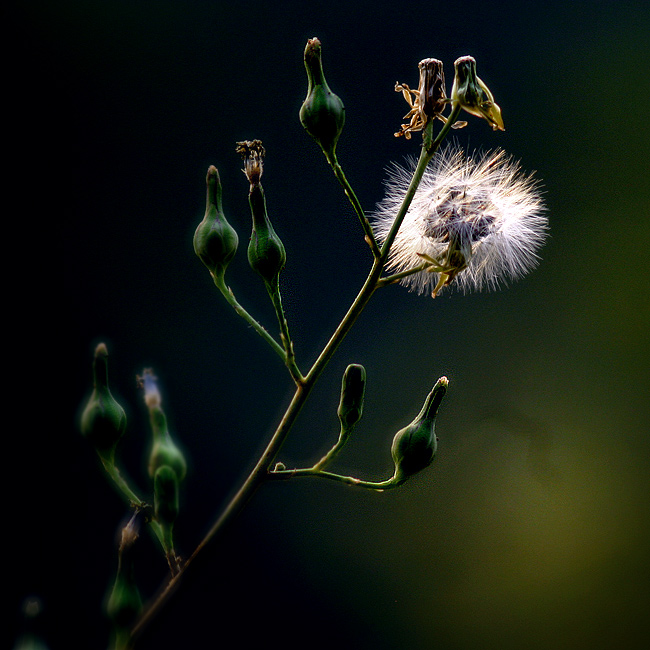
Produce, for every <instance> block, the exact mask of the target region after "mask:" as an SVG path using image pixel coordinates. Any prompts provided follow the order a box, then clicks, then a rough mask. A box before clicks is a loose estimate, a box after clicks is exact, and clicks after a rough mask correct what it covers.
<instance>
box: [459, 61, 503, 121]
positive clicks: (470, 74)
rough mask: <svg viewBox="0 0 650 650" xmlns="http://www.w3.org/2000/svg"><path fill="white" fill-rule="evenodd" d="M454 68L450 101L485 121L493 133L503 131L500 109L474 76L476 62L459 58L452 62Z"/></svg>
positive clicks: (487, 89) (484, 86)
mask: <svg viewBox="0 0 650 650" xmlns="http://www.w3.org/2000/svg"><path fill="white" fill-rule="evenodd" d="M454 68H455V76H454V84H453V86H452V89H451V101H452V102H456V103H458V104H459V105H460V106H461V108H463V109H464V110H466V111H467V112H468V113H470V114H471V115H476V116H477V117H482V118H483V119H485V120H487V122H488V123H489V124H490V125H491V126H492V129H493V130H494V131H496V130H497V129H498V130H500V131H505V128H504V126H503V119H502V118H501V109H500V108H499V106H498V105H497V104H495V102H494V97H493V96H492V93H491V92H490V89H489V88H488V87H487V86H486V85H485V84H484V83H483V82H482V81H481V79H479V77H477V76H476V60H475V59H474V58H473V57H471V56H461V57H460V58H459V59H456V61H455V62H454Z"/></svg>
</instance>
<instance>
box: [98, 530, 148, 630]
mask: <svg viewBox="0 0 650 650" xmlns="http://www.w3.org/2000/svg"><path fill="white" fill-rule="evenodd" d="M137 539H138V531H137V527H136V525H135V521H134V519H131V521H130V522H129V523H128V524H127V525H126V526H125V527H124V528H123V529H122V539H121V542H120V547H119V552H118V553H119V555H118V565H117V575H116V576H115V582H114V583H113V588H112V590H111V592H110V595H109V597H108V600H107V602H106V614H107V615H108V617H109V619H110V620H111V622H112V623H113V626H114V627H115V628H116V633H117V634H118V635H119V634H120V633H121V631H124V630H128V628H130V627H131V626H132V625H133V623H135V621H136V620H137V618H138V616H139V615H140V613H141V612H142V598H141V596H140V591H139V590H138V586H137V584H136V582H135V571H134V561H133V560H134V558H133V545H134V544H135V541H136V540H137Z"/></svg>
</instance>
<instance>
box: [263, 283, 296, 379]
mask: <svg viewBox="0 0 650 650" xmlns="http://www.w3.org/2000/svg"><path fill="white" fill-rule="evenodd" d="M267 290H268V293H269V296H270V298H271V302H272V303H273V308H274V309H275V314H276V316H277V317H278V324H279V325H280V338H281V339H282V344H283V345H284V350H285V355H286V359H285V363H286V365H287V368H288V369H289V372H290V373H291V376H292V377H293V380H294V381H295V382H296V384H298V385H300V384H301V383H302V382H303V381H304V378H303V376H302V373H301V372H300V370H299V368H298V366H297V365H296V355H295V354H294V351H293V341H292V340H291V336H290V335H289V324H288V323H287V318H286V316H285V315H284V308H283V307H282V296H281V294H280V286H279V284H278V283H277V282H276V283H275V285H274V286H272V287H271V286H268V285H267Z"/></svg>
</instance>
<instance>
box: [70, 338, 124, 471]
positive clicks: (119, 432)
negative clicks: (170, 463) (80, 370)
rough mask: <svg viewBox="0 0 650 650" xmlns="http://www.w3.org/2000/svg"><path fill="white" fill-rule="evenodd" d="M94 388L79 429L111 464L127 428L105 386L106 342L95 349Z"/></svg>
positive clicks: (106, 365) (119, 410)
mask: <svg viewBox="0 0 650 650" xmlns="http://www.w3.org/2000/svg"><path fill="white" fill-rule="evenodd" d="M93 385H94V387H93V392H92V394H91V396H90V399H89V400H88V403H87V404H86V407H85V408H84V410H83V413H82V415H81V433H82V435H83V436H85V437H86V438H87V439H88V440H90V442H91V443H92V444H93V446H94V447H95V449H96V450H97V452H98V453H99V455H100V456H101V457H102V459H103V460H105V461H106V462H108V463H110V464H111V465H112V464H113V463H114V460H115V448H116V446H117V443H118V442H119V441H120V439H121V438H122V436H123V435H124V431H125V430H126V413H125V412H124V409H123V408H122V407H121V406H120V405H119V404H118V403H117V402H116V401H115V398H114V397H113V395H112V394H111V391H110V389H109V387H108V350H107V348H106V344H105V343H100V344H99V345H98V346H97V347H96V349H95V358H94V361H93Z"/></svg>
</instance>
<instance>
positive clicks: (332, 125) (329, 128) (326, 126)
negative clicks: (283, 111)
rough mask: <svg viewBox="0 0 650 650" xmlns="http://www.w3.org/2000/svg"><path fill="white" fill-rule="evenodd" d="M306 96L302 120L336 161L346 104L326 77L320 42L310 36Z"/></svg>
mask: <svg viewBox="0 0 650 650" xmlns="http://www.w3.org/2000/svg"><path fill="white" fill-rule="evenodd" d="M304 59H305V69H306V70H307V81H308V87H307V97H306V98H305V101H304V102H303V104H302V106H301V107H300V122H301V123H302V125H303V127H304V128H305V130H306V131H307V133H309V135H311V137H312V138H314V140H316V142H317V143H318V144H319V145H320V147H321V149H322V150H323V153H324V154H325V156H326V157H327V160H328V161H329V162H330V163H333V162H335V161H336V143H337V142H338V139H339V136H340V135H341V131H342V130H343V125H344V124H345V107H344V106H343V102H342V101H341V99H340V98H339V97H338V96H337V95H335V94H334V93H333V92H332V91H331V90H330V88H329V86H328V85H327V82H326V81H325V75H324V74H323V62H322V59H321V42H320V41H319V40H318V39H317V38H310V39H309V40H308V41H307V45H306V47H305V56H304Z"/></svg>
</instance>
